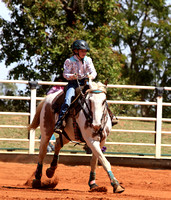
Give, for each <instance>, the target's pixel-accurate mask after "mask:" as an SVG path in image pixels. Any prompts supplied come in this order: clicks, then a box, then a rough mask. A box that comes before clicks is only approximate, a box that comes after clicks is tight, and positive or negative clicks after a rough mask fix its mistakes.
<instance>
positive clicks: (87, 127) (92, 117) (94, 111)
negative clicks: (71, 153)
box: [28, 80, 124, 193]
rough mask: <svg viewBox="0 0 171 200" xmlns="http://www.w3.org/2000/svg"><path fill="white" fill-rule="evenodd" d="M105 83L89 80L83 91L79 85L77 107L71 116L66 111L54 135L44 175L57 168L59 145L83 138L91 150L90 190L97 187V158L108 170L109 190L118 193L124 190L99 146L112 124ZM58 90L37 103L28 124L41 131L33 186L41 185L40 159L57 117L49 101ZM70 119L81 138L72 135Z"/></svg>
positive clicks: (45, 149) (51, 172)
mask: <svg viewBox="0 0 171 200" xmlns="http://www.w3.org/2000/svg"><path fill="white" fill-rule="evenodd" d="M106 85H107V84H106ZM106 85H105V84H102V83H101V82H98V83H95V82H93V81H91V80H89V89H87V90H86V91H85V93H84V94H83V92H82V90H81V89H80V96H79V95H78V96H79V97H78V98H77V99H78V100H80V101H79V102H80V103H79V104H80V109H79V110H77V112H76V113H75V118H74V119H73V116H71V115H68V117H67V119H66V122H65V127H64V129H63V133H61V134H60V135H59V137H58V138H57V139H56V143H55V152H54V156H53V160H52V162H51V164H50V167H49V168H48V169H47V170H46V176H47V177H48V178H52V177H53V175H54V173H55V170H56V169H57V165H58V160H59V152H60V149H61V148H62V147H63V146H64V145H65V144H67V143H68V142H70V141H77V142H81V141H82V139H83V140H84V141H85V142H86V144H87V145H88V147H89V148H90V149H91V151H92V158H91V161H90V166H91V170H90V176H89V181H88V185H89V187H90V190H93V189H95V188H98V185H97V184H96V166H97V163H98V161H99V162H100V163H101V165H102V166H103V168H104V170H105V171H106V172H107V174H108V177H109V180H110V183H111V186H112V187H113V192H114V193H121V192H123V191H124V188H123V187H122V186H121V185H120V183H119V182H118V180H117V179H116V178H115V176H114V174H113V173H112V171H111V165H110V163H109V161H108V160H107V159H106V157H105V156H104V154H103V153H102V150H101V148H102V147H103V146H104V144H105V141H106V139H107V136H109V133H110V130H111V128H112V122H111V118H110V116H109V113H108V109H107V106H108V105H107V101H106V94H107V89H106ZM61 93H62V92H61V91H60V92H59V93H58V92H56V93H53V94H50V95H48V96H46V97H45V99H44V100H42V101H41V102H40V103H39V105H38V107H37V110H36V114H35V116H34V119H33V121H32V123H31V124H30V125H29V127H28V128H29V130H31V129H36V128H37V127H38V126H39V125H40V131H41V141H40V147H39V157H38V163H37V168H36V172H35V179H34V180H33V183H32V187H33V188H40V187H41V177H42V168H43V160H44V158H45V155H46V151H47V145H48V142H49V140H50V138H51V136H52V134H53V132H54V125H55V122H56V120H57V118H58V114H57V113H55V112H54V110H53V108H52V107H53V106H52V104H53V103H54V100H55V98H57V97H58V96H61ZM73 121H75V122H76V124H77V125H78V127H79V130H80V133H81V136H82V139H80V138H76V137H75V132H74V124H73Z"/></svg>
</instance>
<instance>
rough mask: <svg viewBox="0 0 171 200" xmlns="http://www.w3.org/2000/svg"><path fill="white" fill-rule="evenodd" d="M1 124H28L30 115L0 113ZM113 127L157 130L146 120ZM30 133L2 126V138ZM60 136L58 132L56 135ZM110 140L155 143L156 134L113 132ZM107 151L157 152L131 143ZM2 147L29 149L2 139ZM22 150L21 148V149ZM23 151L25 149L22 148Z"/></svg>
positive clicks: (168, 138)
mask: <svg viewBox="0 0 171 200" xmlns="http://www.w3.org/2000/svg"><path fill="white" fill-rule="evenodd" d="M0 122H1V123H0V124H1V125H26V126H27V125H28V117H26V116H5V115H0ZM113 129H126V130H150V131H154V130H155V122H145V121H130V120H127V121H126V120H120V122H119V124H118V125H116V126H114V127H113ZM162 131H171V123H163V124H162ZM28 136H29V133H28V131H27V129H17V128H0V138H22V139H27V138H28ZM39 136H40V130H39V129H38V130H36V139H39ZM55 136H56V137H57V136H58V135H57V134H56V135H55ZM107 141H108V142H126V143H128V142H129V143H150V144H155V134H152V133H128V132H119V131H118V132H111V133H110V135H109V137H108V138H107ZM162 144H171V134H162ZM105 146H106V147H107V152H111V153H115V154H120V153H123V152H124V153H128V154H129V153H130V154H141V155H146V154H150V155H151V154H155V147H151V146H131V145H108V144H106V145H105ZM0 148H1V149H2V148H18V149H28V148H29V144H28V142H11V141H10V142H9V141H0ZM35 148H36V149H38V148H39V142H36V144H35ZM63 150H70V151H73V152H74V151H83V146H81V145H77V146H74V144H67V145H66V146H65V147H63ZM20 151H21V150H20ZM22 151H23V150H22ZM162 154H170V156H171V147H162Z"/></svg>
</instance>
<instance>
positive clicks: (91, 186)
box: [90, 183, 99, 190]
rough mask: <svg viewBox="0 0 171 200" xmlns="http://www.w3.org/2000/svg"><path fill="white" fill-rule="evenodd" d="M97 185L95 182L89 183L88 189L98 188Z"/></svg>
mask: <svg viewBox="0 0 171 200" xmlns="http://www.w3.org/2000/svg"><path fill="white" fill-rule="evenodd" d="M98 187H99V186H98V185H97V184H96V183H93V184H91V185H90V190H92V189H95V188H98Z"/></svg>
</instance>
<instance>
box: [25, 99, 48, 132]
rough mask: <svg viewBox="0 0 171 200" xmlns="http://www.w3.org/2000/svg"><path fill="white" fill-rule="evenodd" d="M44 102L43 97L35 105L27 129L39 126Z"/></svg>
mask: <svg viewBox="0 0 171 200" xmlns="http://www.w3.org/2000/svg"><path fill="white" fill-rule="evenodd" d="M44 102H45V99H43V100H42V101H41V102H40V103H39V105H38V106H37V108H36V114H35V116H34V118H33V121H32V123H31V124H30V125H29V126H28V130H31V129H36V128H37V127H38V126H39V124H40V112H41V110H42V107H43V104H44Z"/></svg>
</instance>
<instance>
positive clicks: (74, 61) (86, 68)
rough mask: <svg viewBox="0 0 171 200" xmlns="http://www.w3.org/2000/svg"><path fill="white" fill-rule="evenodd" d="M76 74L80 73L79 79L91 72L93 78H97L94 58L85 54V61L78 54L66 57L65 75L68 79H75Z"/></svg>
mask: <svg viewBox="0 0 171 200" xmlns="http://www.w3.org/2000/svg"><path fill="white" fill-rule="evenodd" d="M74 74H77V75H78V79H83V78H85V77H86V75H87V74H90V75H91V76H92V78H93V79H95V78H96V76H97V72H96V70H95V67H94V65H93V62H92V59H91V58H90V57H87V56H85V57H84V59H83V62H82V61H81V60H79V59H78V58H77V56H75V55H74V56H72V57H71V58H68V59H66V61H65V63H64V72H63V76H64V78H65V79H67V80H75V79H76V77H75V76H74Z"/></svg>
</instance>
